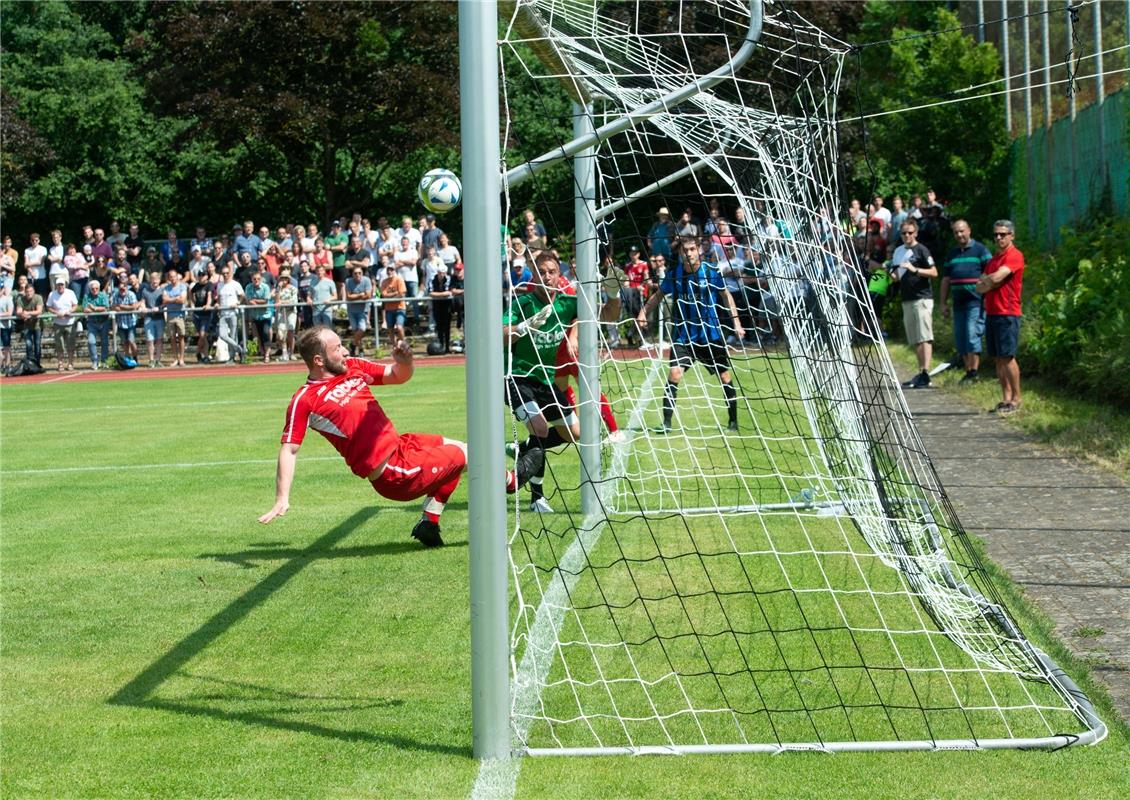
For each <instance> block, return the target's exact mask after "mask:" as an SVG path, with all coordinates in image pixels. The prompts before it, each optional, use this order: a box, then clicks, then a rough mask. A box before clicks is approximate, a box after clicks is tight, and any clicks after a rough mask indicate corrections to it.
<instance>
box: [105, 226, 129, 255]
mask: <svg viewBox="0 0 1130 800" xmlns="http://www.w3.org/2000/svg"><path fill="white" fill-rule="evenodd" d="M125 240H126V235H125V234H124V233H122V226H121V224H119V222H118V221H117V220H116V219H112V220H110V235H109V236H107V237H106V241H107V242H109V243H110V247H113V248H117V246H118V245H120V244H122V243H123V242H125Z"/></svg>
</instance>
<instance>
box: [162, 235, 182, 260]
mask: <svg viewBox="0 0 1130 800" xmlns="http://www.w3.org/2000/svg"><path fill="white" fill-rule="evenodd" d="M183 256H184V242H182V241H181V240H180V239H178V238H177V232H176V231H175V230H174V229H172V228H169V233H168V238H167V239H165V241H163V242H161V262H162V263H163V264H164V265H165V266H166V267H167V266H168V265H169V264H170V263H172V262H173V261H174V259H175V260H176V261H180V260H181V258H182V257H183Z"/></svg>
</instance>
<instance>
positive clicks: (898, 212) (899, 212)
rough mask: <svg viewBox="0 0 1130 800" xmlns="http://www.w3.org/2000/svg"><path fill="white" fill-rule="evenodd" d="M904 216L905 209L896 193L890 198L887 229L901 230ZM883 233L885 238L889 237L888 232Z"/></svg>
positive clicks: (905, 214) (905, 215)
mask: <svg viewBox="0 0 1130 800" xmlns="http://www.w3.org/2000/svg"><path fill="white" fill-rule="evenodd" d="M906 217H907V213H906V210H905V209H904V208H903V207H902V197H901V196H900V195H897V194H896V195H895V196H894V197H893V198H891V224H890V226H889V227H888V229H887V230H888V231H901V230H902V221H903V220H904V219H906ZM884 235H885V237H886V238H887V239H890V238H891V236H890V233H889V232H888V233H886V234H884Z"/></svg>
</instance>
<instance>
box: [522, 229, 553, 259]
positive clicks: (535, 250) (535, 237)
mask: <svg viewBox="0 0 1130 800" xmlns="http://www.w3.org/2000/svg"><path fill="white" fill-rule="evenodd" d="M522 240H523V241H524V242H525V243H526V249H527V250H529V251H530V257H531V258H537V256H538V254H539V253H541V252H542V251H543V250H545V249H546V247H548V246H549V243H548V242H547V241H546V238H545V236H544V235H541V234H539V233H538V232H537V228H536V227H535V226H533V225H527V226H526V227H525V228H524V229H523V232H522Z"/></svg>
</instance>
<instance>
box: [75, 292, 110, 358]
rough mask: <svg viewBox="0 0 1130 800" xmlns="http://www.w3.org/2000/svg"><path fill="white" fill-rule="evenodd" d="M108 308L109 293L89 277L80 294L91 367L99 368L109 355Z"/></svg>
mask: <svg viewBox="0 0 1130 800" xmlns="http://www.w3.org/2000/svg"><path fill="white" fill-rule="evenodd" d="M109 310H110V293H109V292H106V291H103V289H102V284H101V283H100V282H99V281H98V280H97V279H91V280H90V281H88V282H87V284H86V291H85V293H84V294H83V296H82V312H83V313H84V314H86V318H85V322H86V346H87V348H88V349H89V350H90V364H91V369H101V368H102V366H103V365H105V363H106V359H108V358H109V357H110V316H109V314H107V313H106V312H108V311H109ZM96 346H97V347H96Z"/></svg>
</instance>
